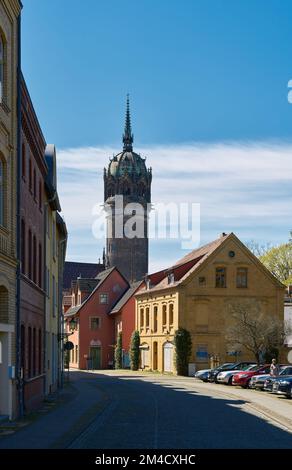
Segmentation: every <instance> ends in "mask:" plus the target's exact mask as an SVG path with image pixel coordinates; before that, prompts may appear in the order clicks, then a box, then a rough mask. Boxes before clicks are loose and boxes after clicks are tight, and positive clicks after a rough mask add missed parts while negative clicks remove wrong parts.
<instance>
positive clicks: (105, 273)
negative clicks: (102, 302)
mask: <svg viewBox="0 0 292 470" xmlns="http://www.w3.org/2000/svg"><path fill="white" fill-rule="evenodd" d="M115 270H116V271H118V269H117V268H116V267H113V268H109V269H105V270H104V271H102V272H101V273H99V274H98V275H97V276H96V278H95V279H94V280H93V281H95V282H97V284H96V286H95V288H94V289H93V290H92V292H90V294H89V295H88V297H86V299H85V300H84V301H83V303H82V304H81V305H79V306H77V307H71V308H69V309H68V310H67V312H66V313H64V317H70V316H73V315H75V314H76V313H78V312H79V311H80V310H81V308H82V307H83V306H84V305H85V304H86V302H88V300H89V299H90V298H91V297H92V296H93V295H94V293H95V292H96V291H97V289H99V288H100V286H101V285H102V284H103V282H104V281H105V280H106V279H107V278H108V277H109V276H110V274H111V273H112V272H113V271H115ZM118 272H119V274H120V275H121V276H122V277H123V275H122V274H121V273H120V271H118ZM123 278H124V277H123ZM124 279H125V278H124ZM79 280H80V279H78V281H79ZM78 281H76V282H78Z"/></svg>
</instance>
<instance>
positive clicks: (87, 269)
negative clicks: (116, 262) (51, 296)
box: [63, 261, 104, 289]
mask: <svg viewBox="0 0 292 470" xmlns="http://www.w3.org/2000/svg"><path fill="white" fill-rule="evenodd" d="M103 269H104V266H103V264H101V263H100V264H99V263H79V262H75V261H66V262H65V268H64V275H63V289H70V288H71V282H72V281H73V280H76V279H77V278H78V277H79V276H81V277H83V278H85V279H93V278H95V277H96V276H97V274H98V273H99V272H100V271H103Z"/></svg>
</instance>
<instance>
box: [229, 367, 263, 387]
mask: <svg viewBox="0 0 292 470" xmlns="http://www.w3.org/2000/svg"><path fill="white" fill-rule="evenodd" d="M269 372H270V364H265V365H262V366H258V365H257V366H255V367H254V368H253V369H252V370H246V371H243V372H239V373H237V374H235V375H234V376H233V377H232V385H240V386H241V387H243V388H248V386H249V383H250V380H251V378H252V377H253V376H254V375H263V374H268V373H269Z"/></svg>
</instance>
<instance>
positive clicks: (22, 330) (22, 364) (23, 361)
mask: <svg viewBox="0 0 292 470" xmlns="http://www.w3.org/2000/svg"><path fill="white" fill-rule="evenodd" d="M20 342H21V358H20V360H21V368H22V374H23V377H24V374H25V326H24V325H21V328H20Z"/></svg>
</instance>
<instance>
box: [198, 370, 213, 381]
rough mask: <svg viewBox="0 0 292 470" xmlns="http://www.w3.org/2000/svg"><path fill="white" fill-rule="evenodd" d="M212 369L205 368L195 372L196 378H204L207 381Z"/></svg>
mask: <svg viewBox="0 0 292 470" xmlns="http://www.w3.org/2000/svg"><path fill="white" fill-rule="evenodd" d="M210 370H211V369H203V370H198V372H196V373H195V378H196V379H200V380H203V382H207V380H208V374H209V372H210Z"/></svg>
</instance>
